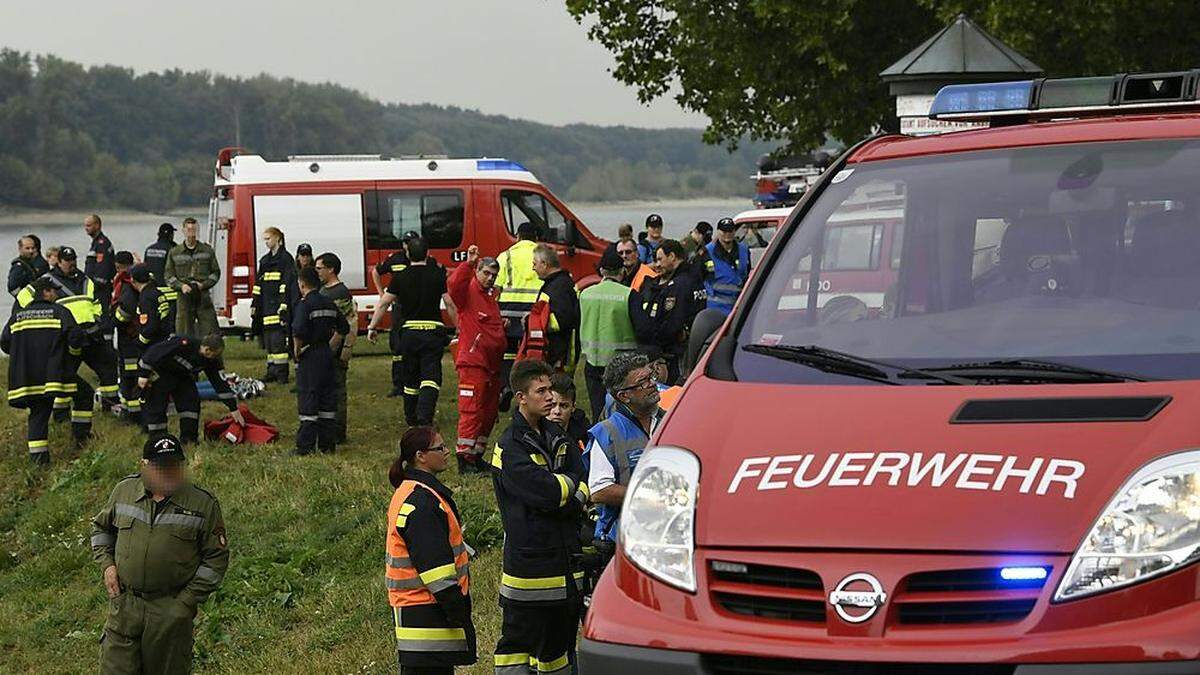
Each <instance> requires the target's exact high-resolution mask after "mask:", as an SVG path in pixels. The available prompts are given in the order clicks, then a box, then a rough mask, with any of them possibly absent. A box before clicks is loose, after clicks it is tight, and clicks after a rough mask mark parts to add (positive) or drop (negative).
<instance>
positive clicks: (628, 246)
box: [617, 239, 658, 291]
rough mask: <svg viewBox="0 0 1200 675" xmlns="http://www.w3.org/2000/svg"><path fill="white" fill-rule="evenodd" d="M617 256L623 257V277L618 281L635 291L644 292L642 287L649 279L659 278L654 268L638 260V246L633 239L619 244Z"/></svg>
mask: <svg viewBox="0 0 1200 675" xmlns="http://www.w3.org/2000/svg"><path fill="white" fill-rule="evenodd" d="M617 255H619V256H621V276H620V278H619V279H618V281H620V282H621V283H622V284H624V285H626V286H628V287H630V288H632V289H633V290H635V291H640V290H642V285H643V284H644V283H645V282H646V280H647V279H653V278H654V277H656V276H658V272H656V271H655V270H654V268H653V267H652V266H650V265H647V264H645V263H643V262H642V261H641V260H640V259H639V258H638V249H637V244H635V243H634V242H633V240H632V239H623V240H621V241H619V242H617Z"/></svg>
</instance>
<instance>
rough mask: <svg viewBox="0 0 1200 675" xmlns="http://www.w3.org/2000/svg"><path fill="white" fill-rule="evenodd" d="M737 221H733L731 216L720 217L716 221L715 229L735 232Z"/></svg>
mask: <svg viewBox="0 0 1200 675" xmlns="http://www.w3.org/2000/svg"><path fill="white" fill-rule="evenodd" d="M737 228H738V226H737V223H735V222H733V218H722V219H720V220H718V221H717V229H718V230H720V231H722V232H737Z"/></svg>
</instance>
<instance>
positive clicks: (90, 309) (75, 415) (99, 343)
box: [17, 246, 118, 429]
mask: <svg viewBox="0 0 1200 675" xmlns="http://www.w3.org/2000/svg"><path fill="white" fill-rule="evenodd" d="M76 259H77V255H76V253H75V249H73V248H71V247H70V246H63V247H62V248H61V249H59V251H58V266H57V267H55V268H54V269H52V270H50V271H49V272H48V273H47V274H46V276H45V277H44V278H46V279H49V280H50V282H51V283H52V284H54V288H55V294H56V297H57V300H56V302H58V304H60V305H62V306H64V307H66V308H67V309H68V310H70V311H71V315H72V316H74V317H75V323H76V324H78V325H79V327H80V328H82V329H83V331H84V334H85V336H86V339H85V340H84V342H83V346H82V348H81V349H80V350H79V354H73V355H74V356H78V357H79V360H81V361H83V362H84V363H86V364H87V365H88V367H89V368H91V369H92V372H94V373H95V374H96V378H97V379H98V380H99V381H100V387H99V392H100V401H101V403H102V404H103V406H104V408H105V409H106V410H107V409H109V408H112V406H113V405H115V404H116V403H117V393H118V387H117V352H116V350H115V349H113V346H112V344H111V343H110V342H109V341H108V340H106V339H105V337H104V335H103V332H104V324H105V319H104V310H103V309H102V306H103V305H104V304H107V303H108V300H109V298H110V296H109V295H101V294H100V287H99V286H98V285H97V284H96V283H95V282H93V281H92V280H91V279H90V278H88V277H87V276H85V275H84V274H83V272H80V271H79V270H78V269H77V268H76V267H75V262H76ZM110 262H111V260H110ZM32 299H33V287H32V286H26V287H25V288H24V289H22V290H21V292H20V293H18V294H17V306H18V307H25V306H26V305H27V304H28V303H29V301H30V300H32ZM89 388H90V387H89ZM63 400H64V399H58V398H56V399H55V406H56V407H57V406H58V405H60V401H63ZM71 421H72V422H75V423H78V424H85V423H86V425H87V426H88V428H89V429H90V428H91V423H92V401H91V400H90V399H89V400H87V401H86V403H85V402H84V401H82V399H81V398H80V397H78V396H76V397H75V405H74V406H72V410H71Z"/></svg>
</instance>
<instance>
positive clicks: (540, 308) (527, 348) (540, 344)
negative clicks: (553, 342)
mask: <svg viewBox="0 0 1200 675" xmlns="http://www.w3.org/2000/svg"><path fill="white" fill-rule="evenodd" d="M525 320H526V321H527V323H526V324H525V335H524V337H522V338H521V346H520V347H519V348H518V349H517V360H518V361H524V360H526V359H538V360H542V361H544V360H545V359H546V333H548V332H549V330H550V303H549V302H548V301H546V300H538V301H537V302H535V303H533V307H531V308H530V309H529V316H528V317H526V318H525Z"/></svg>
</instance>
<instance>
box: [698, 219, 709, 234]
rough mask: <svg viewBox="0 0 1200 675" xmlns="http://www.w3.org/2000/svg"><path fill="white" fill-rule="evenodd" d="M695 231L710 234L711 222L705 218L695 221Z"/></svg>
mask: <svg viewBox="0 0 1200 675" xmlns="http://www.w3.org/2000/svg"><path fill="white" fill-rule="evenodd" d="M696 231H697V232H699V233H700V234H706V235H707V234H712V223H710V222H708V221H707V220H702V221H700V222H698V223H696Z"/></svg>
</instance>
